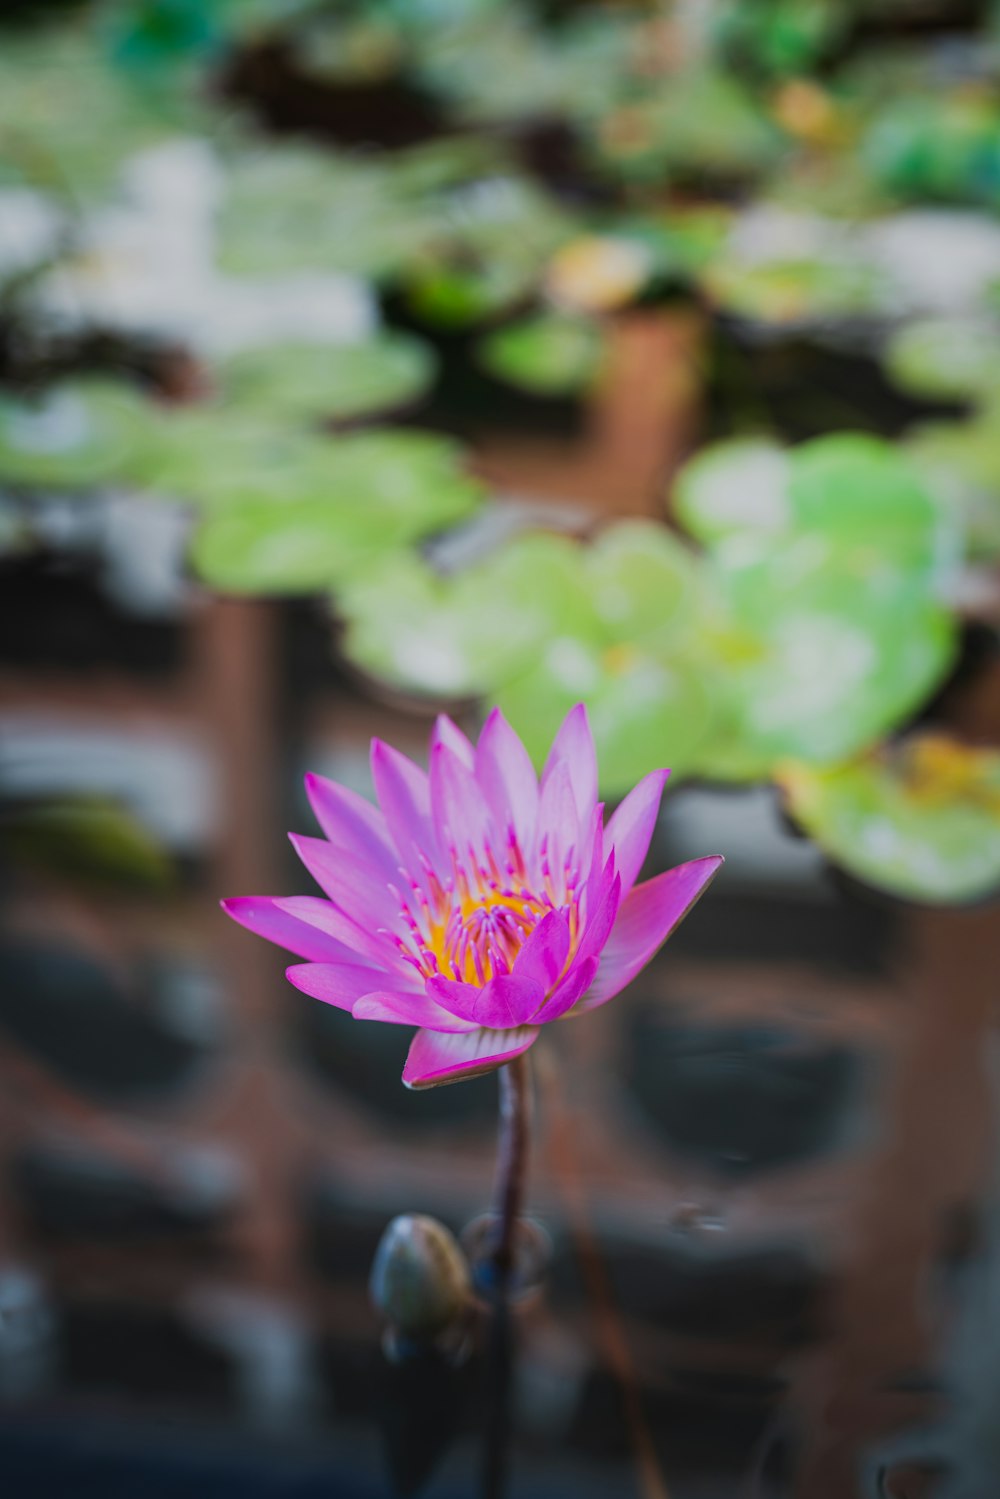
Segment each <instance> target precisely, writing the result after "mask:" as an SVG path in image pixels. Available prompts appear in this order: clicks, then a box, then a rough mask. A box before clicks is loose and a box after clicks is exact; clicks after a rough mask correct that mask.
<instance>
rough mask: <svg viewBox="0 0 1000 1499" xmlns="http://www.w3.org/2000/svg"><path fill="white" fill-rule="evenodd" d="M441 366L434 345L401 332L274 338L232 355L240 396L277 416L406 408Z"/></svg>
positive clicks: (232, 383)
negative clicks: (341, 338) (332, 340)
mask: <svg viewBox="0 0 1000 1499" xmlns="http://www.w3.org/2000/svg"><path fill="white" fill-rule="evenodd" d="M436 372H437V361H436V358H435V355H434V351H433V350H432V349H431V347H430V345H429V344H425V343H423V342H422V341H421V340H420V339H417V338H412V337H410V336H408V335H406V334H402V333H383V334H380V335H378V336H377V337H375V338H371V339H367V340H365V341H364V342H363V343H349V344H321V343H305V342H303V343H288V344H271V345H268V346H266V347H264V348H259V349H248V350H246V351H244V352H243V353H240V354H235V355H233V356H232V358H230V359H229V360H227V361H226V363H225V365H224V369H223V376H224V380H225V383H226V387H227V389H228V391H229V392H230V394H231V396H232V398H233V400H234V401H235V402H236V403H238V404H239V405H241V406H244V407H246V408H247V409H250V408H255V409H260V410H264V411H266V412H268V413H269V414H270V415H272V416H276V417H279V418H280V417H290V418H295V417H299V418H305V419H315V420H318V419H320V418H330V419H331V420H333V419H336V420H339V421H349V420H351V419H353V418H356V417H362V416H371V415H375V414H378V413H380V412H388V411H392V410H394V409H397V408H399V407H402V406H407V405H409V404H410V403H412V402H413V401H415V400H416V399H417V398H418V397H420V396H421V395H423V394H424V392H425V391H426V390H427V389H428V387H429V386H430V385H431V384H432V382H433V380H434V377H435V374H436Z"/></svg>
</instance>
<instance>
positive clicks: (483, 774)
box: [476, 708, 538, 849]
mask: <svg viewBox="0 0 1000 1499" xmlns="http://www.w3.org/2000/svg"><path fill="white" fill-rule="evenodd" d="M476 780H477V781H478V782H479V786H480V789H481V790H482V793H483V795H484V796H485V798H486V802H487V805H488V806H489V809H490V811H491V812H492V814H493V821H494V823H495V825H496V827H497V829H498V830H500V831H502V832H503V833H504V834H506V833H507V832H508V831H509V829H510V828H513V829H514V833H515V835H516V837H517V841H518V843H519V844H520V845H521V848H522V849H529V848H530V847H531V845H532V842H533V838H534V832H535V825H536V823H537V821H538V779H537V777H536V775H535V768H534V766H533V765H532V763H531V757H530V755H529V754H528V751H527V750H526V749H525V747H524V745H523V744H522V743H521V741H520V739H519V738H518V737H517V735H516V734H515V733H514V730H513V729H512V728H511V726H510V724H509V723H508V722H507V720H506V719H505V718H504V716H503V714H502V713H501V712H500V709H499V708H494V709H493V711H492V713H491V714H490V716H489V717H488V718H487V720H486V723H485V724H484V726H483V732H482V733H481V734H480V736H479V743H478V745H477V746H476Z"/></svg>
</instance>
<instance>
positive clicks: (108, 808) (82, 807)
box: [0, 797, 175, 891]
mask: <svg viewBox="0 0 1000 1499" xmlns="http://www.w3.org/2000/svg"><path fill="white" fill-rule="evenodd" d="M0 839H2V841H3V844H4V847H5V850H6V852H7V854H8V856H9V857H10V858H12V859H14V860H15V861H17V862H19V863H24V864H30V865H33V866H38V867H41V868H42V869H44V870H46V871H51V872H52V873H55V874H57V875H59V876H62V877H64V878H71V879H73V880H82V881H86V882H93V883H95V884H100V885H112V886H115V887H116V888H125V889H129V890H133V891H135V890H139V891H163V890H166V889H168V888H169V887H170V886H171V885H172V884H173V883H174V873H175V872H174V867H173V863H172V861H171V859H170V857H169V855H168V854H167V853H166V852H165V851H164V849H163V848H162V847H161V846H160V844H159V843H157V842H156V840H155V839H154V838H153V837H152V836H151V834H150V833H149V832H148V830H147V829H146V828H145V827H144V826H143V825H142V823H141V822H139V821H138V819H136V818H135V817H133V816H132V814H131V813H130V812H128V811H126V810H125V809H124V808H123V807H121V806H119V805H118V804H117V803H116V802H110V801H106V800H105V799H103V798H101V797H73V798H67V799H59V800H56V801H46V802H44V803H24V804H22V805H12V806H9V807H7V808H5V809H4V810H3V812H2V814H0Z"/></svg>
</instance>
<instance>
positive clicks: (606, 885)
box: [222, 705, 722, 1088]
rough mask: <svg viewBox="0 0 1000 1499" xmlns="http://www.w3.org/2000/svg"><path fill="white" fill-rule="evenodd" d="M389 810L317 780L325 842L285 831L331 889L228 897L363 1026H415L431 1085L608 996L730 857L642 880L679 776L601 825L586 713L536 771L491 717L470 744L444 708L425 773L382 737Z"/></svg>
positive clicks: (419, 1061)
mask: <svg viewBox="0 0 1000 1499" xmlns="http://www.w3.org/2000/svg"><path fill="white" fill-rule="evenodd" d="M372 775H373V778H374V782H375V790H376V793H377V795H378V800H379V808H376V807H373V806H372V805H370V804H369V803H368V802H367V801H365V800H364V799H363V798H362V797H360V796H357V795H356V794H355V793H354V792H352V791H348V790H347V789H346V788H345V787H343V786H338V785H337V784H335V783H334V782H333V781H328V780H325V779H324V778H323V777H321V776H315V775H310V776H307V777H306V790H307V791H308V794H309V800H310V802H311V804H312V808H313V811H314V812H315V814H316V818H317V821H318V822H319V825H320V827H321V828H322V830H323V833H324V835H325V837H323V838H304V837H300V836H298V835H296V834H292V835H291V836H292V843H293V844H294V845H295V848H296V851H297V852H298V854H299V857H300V858H301V860H302V862H303V864H304V865H305V866H306V868H307V869H308V870H309V872H310V874H312V875H313V877H314V878H315V879H316V881H317V882H318V884H319V885H320V887H321V888H322V889H323V890H324V891H325V892H326V899H325V900H324V899H321V898H319V897H317V896H313V895H299V896H291V897H289V898H287V899H284V898H272V897H270V896H244V897H238V898H236V899H234V900H226V901H223V903H222V904H223V907H224V909H225V910H226V911H227V912H228V913H229V915H230V916H232V917H233V918H234V919H235V920H236V921H238V922H240V923H241V924H242V925H243V926H245V927H249V929H250V930H251V931H254V932H257V933H259V934H260V935H261V936H263V937H267V938H268V939H269V940H270V941H272V942H276V943H278V944H279V945H280V946H282V947H284V948H287V949H288V950H289V951H290V952H293V953H296V954H297V955H298V956H299V957H300V958H303V959H305V961H304V962H302V963H298V964H295V965H294V966H293V967H291V968H289V969H288V977H289V979H290V980H291V982H292V983H293V984H295V985H296V987H297V988H299V989H302V990H303V991H304V992H305V993H306V994H310V995H312V996H313V998H315V999H321V1000H324V1001H325V1002H326V1003H327V1004H332V1005H336V1006H337V1007H338V1009H341V1010H349V1011H350V1012H351V1014H352V1015H354V1017H355V1019H358V1020H386V1021H389V1022H390V1023H392V1024H396V1025H411V1026H417V1027H419V1029H418V1030H417V1034H416V1035H415V1037H414V1038H413V1043H412V1045H411V1046H410V1052H409V1056H408V1057H407V1059H406V1066H405V1067H404V1069H403V1082H404V1083H406V1085H407V1086H408V1087H410V1088H428V1087H433V1086H434V1085H435V1084H438V1083H449V1082H454V1081H457V1080H458V1079H460V1078H464V1077H476V1076H478V1075H479V1074H480V1073H483V1072H489V1071H491V1070H492V1069H493V1068H495V1067H500V1066H502V1065H503V1063H505V1062H509V1061H510V1060H511V1059H512V1058H513V1057H517V1056H520V1055H521V1053H522V1052H525V1051H527V1050H528V1048H529V1047H530V1046H532V1045H533V1044H534V1042H535V1041H536V1040H537V1038H538V1035H539V1032H540V1030H541V1027H542V1026H543V1025H547V1024H548V1023H549V1022H550V1021H553V1020H561V1019H563V1018H565V1017H566V1016H568V1015H579V1014H581V1013H582V1012H583V1011H584V1010H592V1009H595V1008H596V1007H597V1006H598V1005H602V1004H604V1003H605V1001H606V1000H609V999H611V998H612V997H613V996H614V995H616V994H617V993H618V992H619V990H621V989H624V987H625V985H626V984H628V983H630V982H631V981H632V979H634V978H635V976H636V974H638V973H639V972H640V970H641V969H643V968H644V967H645V965H646V964H647V963H648V962H649V960H650V958H652V956H653V954H654V953H655V952H656V951H657V949H658V948H659V947H660V945H661V944H662V943H663V942H664V941H665V939H666V938H667V937H668V936H669V935H670V933H671V932H672V931H673V929H674V927H675V926H676V925H677V924H678V922H679V921H680V920H681V918H682V917H683V916H685V915H686V913H687V912H688V911H689V910H690V909H691V907H692V906H693V905H694V903H695V901H696V900H697V899H698V897H699V895H700V894H701V893H702V891H703V890H704V889H705V887H706V885H707V884H708V882H709V881H710V880H711V878H712V876H713V875H714V874H715V872H716V870H717V869H718V868H719V865H720V864H721V863H722V859H721V858H706V859H695V860H693V861H692V862H691V863H689V864H681V865H678V867H677V868H676V869H668V870H667V871H666V873H664V874H659V875H657V876H656V877H655V878H654V879H651V880H647V881H646V882H645V883H644V884H641V885H637V884H636V883H635V882H636V877H637V875H638V874H639V870H640V868H641V866H642V862H643V859H644V858H645V857H646V851H647V849H648V847H649V841H650V838H651V837H652V833H653V826H654V824H655V822H656V814H657V810H658V808H659V804H660V794H661V792H662V790H663V784H664V782H665V780H666V778H667V775H668V772H667V771H665V770H654V771H651V772H650V774H649V775H648V776H646V777H645V779H644V780H642V781H640V782H639V784H638V786H636V787H635V788H634V789H633V790H632V791H631V792H629V794H628V796H626V797H625V799H624V801H623V802H622V803H621V805H620V806H619V807H618V809H617V811H616V812H615V813H614V815H613V816H612V817H611V818H610V819H609V820H608V822H607V824H606V825H605V822H604V807H603V805H602V804H601V803H599V802H598V800H597V760H596V756H595V753H594V743H593V739H592V738H591V733H590V726H589V724H588V722H587V713H586V709H585V708H584V707H583V706H582V705H578V706H577V707H576V708H574V709H573V710H572V712H571V713H570V714H569V715H568V716H567V718H566V720H565V722H564V723H563V725H562V727H561V728H560V730H559V732H558V734H557V735H556V739H555V743H554V744H553V746H552V750H551V752H550V754H549V758H548V760H547V762H546V765H545V769H544V770H543V772H542V776H541V780H540V781H539V779H538V777H537V776H536V775H535V771H534V769H533V768H532V765H531V761H530V760H529V758H528V754H527V751H526V750H525V748H524V746H523V745H522V743H521V741H520V739H519V738H518V737H517V735H516V734H515V733H514V731H513V729H512V728H511V727H510V725H509V724H508V723H507V721H506V720H505V718H504V717H503V715H502V714H501V713H500V711H499V710H498V709H494V711H493V712H492V713H491V714H490V716H489V718H488V719H487V720H486V725H485V727H484V728H483V731H482V733H481V735H480V736H479V742H478V744H477V745H475V746H473V745H472V744H471V743H470V741H469V740H468V739H467V738H466V737H465V735H464V734H463V733H462V732H461V730H460V729H458V728H457V727H456V725H455V724H453V723H452V722H451V720H450V719H449V718H445V717H441V718H439V719H438V721H437V723H436V725H435V727H434V730H433V733H432V734H431V744H430V770H429V772H426V773H425V772H424V771H423V770H421V769H420V768H419V767H418V766H416V765H414V764H413V762H412V761H411V760H408V759H407V758H406V757H405V756H404V755H401V754H400V753H399V752H398V751H397V750H394V749H392V748H390V746H389V745H387V744H383V743H382V742H381V740H378V739H376V740H373V741H372Z"/></svg>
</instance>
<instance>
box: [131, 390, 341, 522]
mask: <svg viewBox="0 0 1000 1499" xmlns="http://www.w3.org/2000/svg"><path fill="white" fill-rule="evenodd" d="M329 446H330V442H329V439H328V438H325V437H323V436H321V435H320V434H318V433H311V432H303V431H300V430H298V429H297V428H294V427H290V426H283V425H281V424H280V423H276V422H274V421H268V420H266V419H265V418H264V416H263V415H258V414H256V413H253V412H249V413H248V412H247V411H244V410H242V409H238V408H235V407H233V406H231V405H228V404H226V403H225V402H218V401H212V402H206V403H204V404H201V405H197V406H178V407H174V408H164V409H163V410H162V411H161V412H160V413H158V418H157V421H156V423H155V425H154V426H153V428H152V430H151V431H150V433H149V438H148V441H147V442H145V443H144V444H143V445H142V446H141V447H140V448H139V449H138V450H137V451H136V453H135V454H134V455H133V457H132V459H131V460H130V462H129V473H130V476H131V477H132V478H133V480H134V481H135V482H136V483H137V484H139V485H141V486H143V487H144V488H148V489H151V490H155V491H156V493H157V494H158V495H160V496H161V497H163V498H164V499H177V500H180V501H182V502H184V503H186V504H191V505H196V506H199V507H204V508H212V507H216V506H219V505H225V504H229V503H232V502H236V501H239V500H244V499H256V500H272V499H275V498H277V497H281V496H285V495H289V494H302V493H308V492H315V490H316V485H317V480H316V479H315V477H314V475H315V474H316V472H317V470H321V469H322V466H323V464H324V462H325V460H326V455H327V453H328V450H329Z"/></svg>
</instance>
